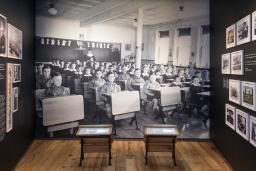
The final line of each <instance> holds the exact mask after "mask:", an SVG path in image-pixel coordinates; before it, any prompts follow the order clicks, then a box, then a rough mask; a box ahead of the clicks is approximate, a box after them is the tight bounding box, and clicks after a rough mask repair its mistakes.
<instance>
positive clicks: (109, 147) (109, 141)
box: [108, 137, 112, 166]
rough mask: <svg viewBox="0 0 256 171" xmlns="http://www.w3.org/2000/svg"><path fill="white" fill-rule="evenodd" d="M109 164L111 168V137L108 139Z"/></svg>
mask: <svg viewBox="0 0 256 171" xmlns="http://www.w3.org/2000/svg"><path fill="white" fill-rule="evenodd" d="M108 143H109V144H108V150H109V151H108V155H109V156H108V164H109V166H110V165H111V159H112V156H111V137H109V138H108Z"/></svg>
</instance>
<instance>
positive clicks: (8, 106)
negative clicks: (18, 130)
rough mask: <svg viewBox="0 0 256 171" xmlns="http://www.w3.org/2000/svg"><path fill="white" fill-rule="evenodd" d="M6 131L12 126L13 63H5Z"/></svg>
mask: <svg viewBox="0 0 256 171" xmlns="http://www.w3.org/2000/svg"><path fill="white" fill-rule="evenodd" d="M6 68H7V69H6V75H7V76H6V87H7V88H6V132H10V131H11V130H12V128H13V106H12V105H13V101H12V100H13V88H12V84H13V64H11V63H7V65H6Z"/></svg>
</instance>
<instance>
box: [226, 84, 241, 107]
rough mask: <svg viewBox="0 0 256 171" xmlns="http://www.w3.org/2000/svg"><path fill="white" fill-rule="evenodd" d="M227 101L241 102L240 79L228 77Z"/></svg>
mask: <svg viewBox="0 0 256 171" xmlns="http://www.w3.org/2000/svg"><path fill="white" fill-rule="evenodd" d="M228 89H229V101H231V102H234V103H236V104H241V81H239V80H233V79H229V87H228Z"/></svg>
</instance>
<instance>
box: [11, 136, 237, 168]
mask: <svg viewBox="0 0 256 171" xmlns="http://www.w3.org/2000/svg"><path fill="white" fill-rule="evenodd" d="M176 149H177V150H176V158H177V165H178V166H177V167H175V166H174V165H173V161H172V159H171V154H170V153H149V160H148V165H147V166H146V165H145V160H144V153H145V150H144V143H143V141H124V140H119V141H114V142H113V147H112V154H113V155H112V156H113V159H112V165H111V166H108V155H107V154H104V153H90V154H86V156H85V158H86V160H85V162H84V163H83V165H82V167H78V164H79V157H80V156H79V155H80V144H79V141H78V140H35V141H34V142H33V143H32V145H31V146H30V148H29V150H28V151H27V153H26V154H25V155H24V157H23V158H22V159H21V161H20V162H19V164H18V165H17V167H16V169H15V170H17V171H24V170H26V171H33V170H35V171H46V170H47V171H49V170H52V171H55V170H61V171H65V170H67V171H72V170H78V171H80V170H88V171H89V170H91V171H97V170H101V171H103V170H104V171H111V170H115V171H137V170H138V171H143V170H146V171H158V170H161V171H164V170H173V171H192V170H193V171H230V170H232V169H231V168H230V166H229V165H228V164H227V163H226V161H225V160H224V159H223V157H222V156H221V154H220V153H219V152H218V151H217V150H216V148H215V147H214V145H213V144H212V143H210V142H191V141H178V142H177V148H176Z"/></svg>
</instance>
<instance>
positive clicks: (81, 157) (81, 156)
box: [79, 138, 84, 167]
mask: <svg viewBox="0 0 256 171" xmlns="http://www.w3.org/2000/svg"><path fill="white" fill-rule="evenodd" d="M83 160H84V140H83V138H81V154H80V163H79V167H80V166H82V161H83Z"/></svg>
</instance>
